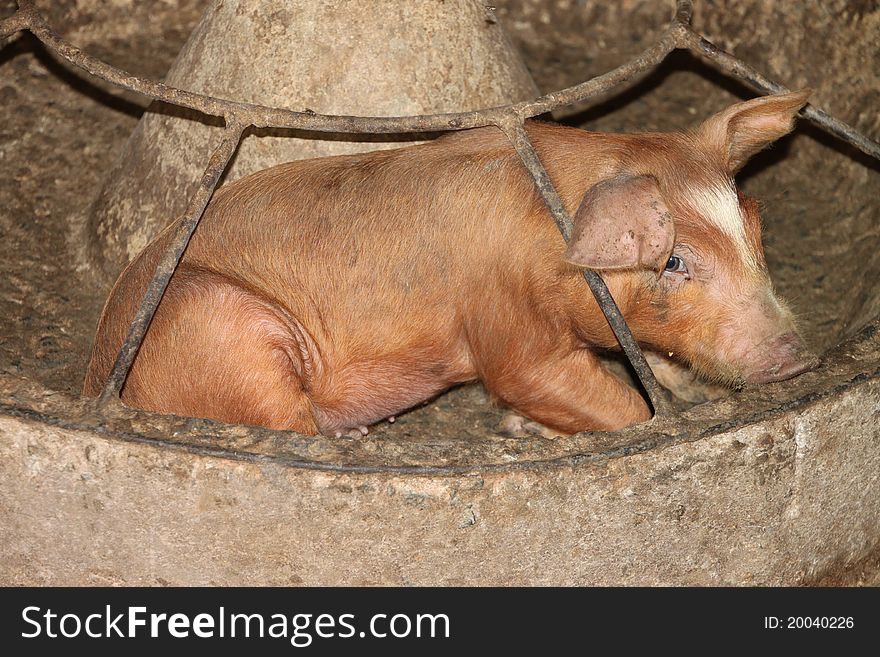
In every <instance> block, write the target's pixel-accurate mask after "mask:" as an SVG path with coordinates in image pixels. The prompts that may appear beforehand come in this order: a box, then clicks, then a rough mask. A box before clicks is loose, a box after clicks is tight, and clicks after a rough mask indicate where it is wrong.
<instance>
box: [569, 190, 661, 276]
mask: <svg viewBox="0 0 880 657" xmlns="http://www.w3.org/2000/svg"><path fill="white" fill-rule="evenodd" d="M674 240H675V227H674V225H673V221H672V216H671V215H670V214H669V210H668V209H667V208H666V204H665V203H663V199H662V197H661V196H660V188H659V187H658V185H657V180H656V179H655V178H653V177H652V176H630V175H622V176H617V177H615V178H610V179H608V180H603V181H602V182H599V183H596V184H595V185H593V186H592V187H591V188H590V189H588V190H587V193H586V194H584V198H583V200H582V201H581V205H580V207H579V208H578V211H577V214H575V217H574V230H573V231H572V235H571V240H570V241H569V243H568V248H567V249H566V251H565V256H564V258H565V261H566V262H570V263H571V264H573V265H577V266H578V267H584V268H586V269H598V270H602V269H633V268H637V267H645V268H648V269H651V270H653V271H660V270H662V269H663V267H664V265H665V264H666V261H667V260H668V259H669V255H670V254H671V253H672V245H673V243H674Z"/></svg>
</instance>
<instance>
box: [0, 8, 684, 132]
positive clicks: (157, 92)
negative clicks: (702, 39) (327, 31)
mask: <svg viewBox="0 0 880 657" xmlns="http://www.w3.org/2000/svg"><path fill="white" fill-rule="evenodd" d="M685 4H688V3H685ZM19 7H20V9H19V11H18V12H17V13H16V14H15V15H13V16H12V17H11V18H8V19H6V21H4V22H3V24H0V30H3V29H4V28H6V27H7V25H6V24H7V23H8V29H10V30H11V31H15V30H21V29H27V30H29V31H30V32H31V33H32V34H33V35H34V36H35V37H36V38H37V39H39V40H40V42H41V43H43V45H45V46H46V47H47V48H49V49H50V50H51V51H52V52H54V53H56V54H57V55H58V56H60V57H61V58H62V59H64V60H65V61H67V62H68V63H70V64H73V65H74V66H77V67H78V68H81V69H82V70H84V71H85V72H86V73H88V74H89V75H92V76H94V77H96V78H99V79H101V80H104V81H105V82H109V83H111V84H113V85H115V86H118V87H122V88H123V89H127V90H129V91H133V92H136V93H139V94H141V95H143V96H147V97H149V98H153V99H154V100H159V101H163V102H166V103H171V104H174V105H179V106H181V107H186V108H189V109H192V110H195V111H197V112H200V113H202V114H207V115H211V116H222V117H226V116H227V115H228V114H235V115H236V116H237V117H238V119H239V120H241V121H244V122H246V123H247V124H249V125H253V126H255V127H258V128H296V129H301V130H314V131H318V132H337V133H349V134H359V133H373V134H384V133H407V132H432V131H442V130H461V129H465V128H477V127H482V126H487V125H494V124H496V122H497V121H498V120H499V119H500V118H501V117H502V116H504V115H507V114H509V113H510V112H511V111H512V112H514V113H515V114H517V115H518V116H520V117H522V118H530V117H532V116H537V115H538V114H543V113H545V112H549V111H552V110H555V109H557V108H559V107H563V106H565V105H570V104H572V103H576V102H580V101H583V100H586V99H587V98H590V97H593V96H596V95H599V94H601V93H604V92H606V91H609V90H610V89H613V88H614V87H615V86H617V85H618V84H620V83H621V82H623V81H626V80H628V79H630V78H631V77H633V76H634V75H636V74H638V73H640V72H642V71H645V70H647V69H649V68H651V67H653V66H656V65H657V64H659V63H660V62H661V61H663V59H664V58H665V57H666V55H668V54H669V53H670V52H671V51H672V50H673V49H675V47H676V45H675V37H674V35H673V30H674V28H676V27H678V25H679V24H678V23H677V22H675V21H673V23H671V24H670V25H669V26H668V27H667V28H666V29H665V30H664V32H663V33H662V34H661V35H660V37H659V39H658V40H657V42H656V43H655V44H654V45H652V46H651V47H650V48H648V49H646V50H645V51H644V52H643V53H641V54H640V55H638V56H637V57H635V58H633V59H632V60H630V61H629V62H627V63H625V64H622V65H620V66H618V67H617V68H615V69H613V70H611V71H609V72H607V73H604V74H602V75H599V76H596V77H595V78H592V79H590V80H587V81H586V82H583V83H581V84H578V85H575V86H573V87H569V88H567V89H563V90H561V91H554V92H552V93H550V94H547V95H545V96H541V97H540V98H537V99H535V100H530V101H524V102H520V103H516V104H513V105H504V106H498V107H490V108H486V109H481V110H475V111H472V112H450V113H441V114H424V115H415V116H393V117H381V116H343V115H332V114H319V113H316V112H313V111H311V110H304V111H301V112H297V111H294V110H289V109H284V108H278V107H267V106H265V105H259V104H255V103H241V102H237V101H231V100H224V99H220V98H214V97H212V96H206V95H204V94H198V93H193V92H191V91H186V90H184V89H178V88H176V87H172V86H169V85H166V84H163V83H161V82H155V81H153V80H149V79H146V78H141V77H138V76H136V75H132V74H131V73H128V72H126V71H123V70H121V69H119V68H116V67H115V66H111V65H109V64H107V63H105V62H102V61H101V60H99V59H96V58H95V57H92V56H91V55H88V54H87V53H85V52H83V51H82V50H80V49H79V48H77V47H76V46H74V45H72V44H70V43H68V42H67V41H65V40H64V39H62V38H61V37H60V36H59V35H58V34H57V33H56V32H55V31H54V30H53V29H52V28H51V27H50V26H49V24H48V23H47V22H46V20H45V19H44V18H43V16H42V15H41V14H40V12H39V11H38V10H37V8H36V7H35V6H34V4H33V0H19Z"/></svg>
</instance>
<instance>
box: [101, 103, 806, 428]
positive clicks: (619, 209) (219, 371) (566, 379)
mask: <svg viewBox="0 0 880 657" xmlns="http://www.w3.org/2000/svg"><path fill="white" fill-rule="evenodd" d="M807 96H808V91H801V92H797V93H788V94H784V95H777V96H768V97H763V98H757V99H754V100H750V101H747V102H743V103H738V104H736V105H733V106H732V107H729V108H728V109H726V110H725V111H723V112H721V113H719V114H717V115H715V116H712V117H711V118H709V119H708V120H707V121H706V122H704V123H703V124H702V125H701V126H699V127H698V128H696V129H695V130H693V131H691V132H688V133H671V134H653V133H649V134H596V133H590V132H585V131H582V130H577V129H573V128H567V127H560V126H556V125H548V124H543V123H538V122H531V123H528V124H527V131H528V134H529V136H530V138H531V140H532V141H533V143H534V145H535V148H536V149H537V151H538V153H539V155H540V157H541V160H542V161H543V163H544V165H545V167H546V168H547V170H548V172H549V174H550V177H551V179H552V181H553V184H554V185H555V186H556V189H557V190H558V191H559V194H560V196H561V198H562V199H563V201H564V203H565V205H566V208H567V210H568V211H569V212H570V213H571V215H572V217H573V219H574V233H573V237H572V240H571V242H570V244H569V245H568V246H567V247H566V245H565V243H564V242H563V240H562V238H561V237H560V235H559V233H558V231H557V229H556V226H555V224H554V223H553V221H552V219H551V217H550V214H549V213H548V211H547V209H546V207H545V206H544V203H543V201H542V200H541V198H540V197H539V196H538V194H537V193H536V191H535V188H534V185H533V183H532V180H531V178H530V177H529V175H528V173H527V172H526V170H525V168H524V166H523V165H522V163H521V162H520V160H519V159H518V157H517V156H516V154H515V153H514V151H513V149H512V148H511V146H510V145H509V144H508V142H507V140H506V138H505V137H504V135H503V134H502V133H501V132H500V131H499V130H497V129H495V128H482V129H478V130H470V131H466V132H460V133H455V134H451V135H448V136H445V137H443V138H441V139H438V140H436V141H434V142H432V143H429V144H424V145H419V146H413V147H409V148H402V149H398V150H391V151H378V152H373V153H367V154H363V155H354V156H343V157H332V158H322V159H315V160H306V161H300V162H291V163H288V164H283V165H280V166H276V167H273V168H271V169H267V170H265V171H261V172H259V173H256V174H254V175H251V176H249V177H247V178H244V179H241V180H238V181H236V182H233V183H231V184H229V185H226V186H224V187H223V188H221V189H220V190H219V191H218V192H217V193H216V194H215V196H214V198H213V200H212V202H211V204H210V205H209V207H208V209H207V212H206V213H205V216H204V219H203V220H202V223H201V226H200V227H199V229H198V230H197V231H196V233H195V236H194V237H193V239H192V242H191V244H190V246H189V248H188V250H187V251H186V254H185V255H184V257H183V260H182V262H181V265H180V268H179V269H178V271H177V273H176V274H175V275H174V278H173V279H172V281H171V284H170V286H169V287H168V291H167V293H166V294H165V297H164V299H163V300H162V303H161V305H160V306H159V309H158V311H157V313H156V316H155V318H154V320H153V322H152V326H151V327H150V330H149V332H148V333H147V336H146V339H145V341H144V343H143V346H142V347H141V350H140V353H139V354H138V356H137V358H136V360H135V361H134V365H133V367H132V370H131V373H130V375H129V377H128V381H127V383H126V385H125V387H124V389H123V391H122V399H123V401H124V402H125V403H127V404H129V405H131V406H136V407H139V408H144V409H148V410H152V411H158V412H162V413H175V414H178V415H187V416H196V417H207V418H215V419H219V420H224V421H227V422H234V423H241V424H252V425H262V426H266V427H272V428H277V429H292V430H295V431H298V432H301V433H306V434H316V433H318V432H321V433H324V434H328V435H334V434H336V435H338V434H339V433H353V432H355V431H357V430H360V431H361V432H363V433H366V427H367V426H368V425H370V424H372V423H375V422H377V421H379V420H382V419H383V418H387V417H389V416H392V415H394V414H396V413H399V412H401V411H404V410H406V409H408V408H410V407H412V406H414V405H416V404H418V403H419V402H422V401H424V400H426V399H428V398H430V397H432V396H434V395H437V394H439V393H441V392H442V391H444V390H446V389H447V388H449V387H450V386H453V385H455V384H457V383H462V382H465V381H472V380H475V379H479V380H481V381H482V382H483V383H484V384H485V386H486V387H487V388H488V390H489V391H490V393H491V394H492V395H493V396H495V397H496V398H498V399H500V400H502V401H503V402H504V403H506V404H507V405H509V406H510V407H512V408H513V409H515V410H516V411H518V412H520V413H522V414H523V415H525V416H527V417H529V418H531V419H532V420H534V421H537V422H539V423H542V424H543V425H546V426H548V427H551V428H552V429H553V430H556V431H559V432H565V433H572V432H577V431H583V430H590V429H604V430H610V429H617V428H619V427H624V426H627V425H630V424H633V423H636V422H640V421H643V420H646V419H648V418H649V417H650V411H649V408H648V406H647V405H646V403H645V401H644V400H643V399H642V397H641V396H640V395H639V394H638V393H637V392H636V391H635V390H634V389H632V388H631V387H629V386H627V385H626V384H624V383H623V382H622V381H620V380H619V379H618V378H616V377H615V376H614V375H612V374H611V373H610V372H608V371H607V370H606V369H604V367H603V366H602V365H601V364H600V362H599V361H598V360H597V357H596V353H595V351H594V350H595V349H596V348H613V347H615V346H616V341H615V339H614V336H613V335H612V333H611V331H610V329H609V327H608V325H607V322H606V320H605V318H604V316H603V315H602V313H601V311H600V310H599V308H598V306H597V304H596V302H595V301H594V299H593V297H592V295H591V294H590V292H589V289H588V288H587V286H586V284H585V283H584V281H583V278H582V276H581V271H580V270H581V269H582V268H590V269H595V270H598V271H600V272H601V273H602V275H603V277H604V278H605V280H606V282H607V283H608V286H609V288H610V290H611V293H612V294H613V296H614V298H615V299H616V301H617V303H618V305H619V306H620V309H621V311H622V312H623V315H624V317H625V318H626V320H627V322H628V323H629V326H630V327H631V329H632V331H633V333H634V334H635V337H636V339H637V340H639V342H640V343H642V344H643V345H645V346H647V347H649V348H653V349H655V350H657V351H662V352H667V351H671V352H674V353H675V354H677V355H678V356H679V357H681V358H683V359H685V360H686V361H687V362H688V363H690V364H691V365H692V366H693V367H694V368H695V369H696V370H697V371H699V372H700V373H702V374H704V375H706V376H708V377H710V378H713V379H715V380H719V381H724V382H727V383H731V384H733V383H744V382H751V383H762V382H767V381H776V380H780V379H785V378H787V377H791V376H794V375H796V374H798V373H800V372H802V371H803V370H804V369H806V368H807V367H808V366H809V365H810V364H811V359H812V357H811V356H809V354H807V353H806V351H805V350H804V347H803V344H802V342H801V339H800V338H799V337H798V334H797V332H796V330H795V327H794V324H793V322H792V317H791V314H790V313H789V311H788V310H787V309H786V308H785V306H784V305H783V304H782V302H780V301H779V299H778V298H777V297H776V295H775V294H774V293H773V288H772V286H771V283H770V279H769V278H768V275H767V269H766V266H765V263H764V254H763V251H762V247H761V229H760V219H759V217H758V208H757V205H756V203H755V202H754V201H752V200H751V199H748V198H745V197H743V196H742V195H741V194H739V193H738V192H737V190H736V188H735V187H734V184H733V176H734V174H735V173H736V172H737V171H738V170H739V169H740V167H742V166H743V164H745V162H746V161H747V160H748V159H749V157H751V156H752V155H753V154H755V153H756V152H757V151H759V150H761V149H762V148H764V147H765V146H767V145H768V144H770V143H771V142H772V141H773V140H775V139H777V138H779V137H781V136H782V135H784V134H785V133H787V132H789V130H791V128H792V124H793V120H794V116H795V114H796V112H797V111H798V109H799V108H800V107H802V106H803V105H804V103H805V102H806V99H807ZM170 234H171V231H170V230H168V229H166V230H165V231H164V232H163V233H162V234H160V235H159V236H158V237H157V238H156V239H155V240H154V241H153V242H152V243H151V244H150V245H149V246H147V248H146V249H144V251H143V252H142V253H141V254H140V255H138V256H137V258H135V260H134V261H133V262H132V263H131V264H130V265H129V266H128V268H127V269H126V270H125V271H124V272H123V273H122V275H121V276H120V278H119V280H118V281H117V282H116V286H115V287H114V289H113V292H112V293H111V295H110V298H109V300H108V301H107V304H106V306H105V308H104V312H103V315H102V316H101V320H100V325H99V327H98V333H97V337H96V339H95V345H94V349H93V352H92V357H91V362H90V364H89V369H88V374H87V376H86V381H85V390H84V393H85V394H86V395H90V396H93V395H96V394H97V393H98V392H99V391H100V388H101V386H102V384H103V383H104V381H105V379H106V377H107V375H108V373H109V371H110V368H111V365H112V363H113V359H114V357H115V354H116V351H117V350H118V349H119V346H120V344H121V343H122V340H123V338H124V335H125V333H126V330H127V327H128V324H129V322H130V321H131V318H132V317H133V315H134V313H135V310H136V307H137V305H138V303H139V302H140V300H141V296H142V294H143V292H144V289H145V288H146V286H147V284H148V282H149V279H150V278H151V276H152V274H153V271H154V268H155V266H156V263H157V261H158V258H159V256H160V254H161V253H162V252H163V251H164V250H165V248H166V247H167V245H168V240H169V236H170Z"/></svg>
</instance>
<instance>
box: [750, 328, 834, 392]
mask: <svg viewBox="0 0 880 657" xmlns="http://www.w3.org/2000/svg"><path fill="white" fill-rule="evenodd" d="M763 353H764V354H765V358H764V359H763V361H762V362H761V363H760V365H759V367H758V369H756V370H755V371H753V372H752V373H751V374H750V375H748V376H747V377H746V381H747V382H748V383H770V382H772V381H784V380H785V379H790V378H792V377H794V376H797V375H798V374H802V373H804V372H806V371H808V370H811V369H814V368H815V367H816V366H817V365H818V364H819V359H818V358H817V357H816V356H815V355H814V354H813V353H811V352H810V351H808V350H807V349H806V347H804V343H803V341H802V340H801V338H800V336H798V334H797V333H795V332H794V331H789V332H787V333H783V334H782V335H779V336H777V337H775V338H771V339H770V340H768V341H767V342H766V343H765V345H764V350H763Z"/></svg>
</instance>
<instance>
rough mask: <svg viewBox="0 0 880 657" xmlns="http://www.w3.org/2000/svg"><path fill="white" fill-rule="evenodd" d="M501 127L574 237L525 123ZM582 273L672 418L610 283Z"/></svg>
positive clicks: (655, 402) (567, 235)
mask: <svg viewBox="0 0 880 657" xmlns="http://www.w3.org/2000/svg"><path fill="white" fill-rule="evenodd" d="M498 127H499V128H501V129H502V130H503V131H504V134H506V135H507V138H508V139H509V140H510V143H511V144H512V145H513V147H514V149H516V152H517V154H518V155H519V157H520V159H521V160H522V162H523V164H524V165H525V167H526V169H528V170H529V173H530V174H531V175H532V178H533V179H534V181H535V186H536V187H537V188H538V192H539V193H540V194H541V197H542V198H543V199H544V202H545V203H546V204H547V208H548V209H549V210H550V214H551V215H553V220H554V221H555V222H556V226H557V227H558V228H559V232H560V233H562V237H563V239H564V240H565V241H566V242H568V241H569V239H571V231H572V222H571V218H570V217H569V216H568V212H566V210H565V207H564V206H563V204H562V199H561V198H560V197H559V194H558V192H557V191H556V189H555V188H554V187H553V183H552V181H551V180H550V176H549V175H548V173H547V170H546V169H545V168H544V165H543V164H541V160H540V158H539V157H538V154H537V153H536V152H535V148H534V146H532V143H531V141H529V136H528V134H527V133H526V130H525V127H524V126H523V124H522V119H521V118H520V117H517V116H515V115H512V116H510V117H508V118H507V119H506V120H505V121H502V122H501V123H499V124H498ZM583 274H584V279H585V280H586V281H587V285H589V286H590V291H592V293H593V296H594V297H596V302H597V303H598V304H599V308H601V309H602V313H603V314H604V315H605V319H607V320H608V324H609V326H610V327H611V330H612V331H613V332H614V335H615V337H616V338H617V341H618V342H619V343H620V346H621V348H622V349H623V352H624V354H626V357H627V358H628V359H629V362H630V363H631V364H632V366H633V369H634V370H635V372H636V375H637V376H638V377H639V381H641V383H642V386H643V387H644V388H645V392H646V393H648V397H649V399H650V400H651V405H652V406H653V407H654V414H655V415H656V416H658V417H660V418H664V419H668V418H670V417H671V416H673V415H674V414H675V411H674V409H673V407H672V404H671V403H670V402H669V399H668V397H667V396H666V392H665V391H664V390H663V388H662V387H661V386H660V384H659V383H658V382H657V379H656V378H655V377H654V373H653V372H652V371H651V368H650V366H649V365H648V362H647V361H646V360H645V356H644V354H643V353H642V350H641V348H640V347H639V345H638V342H636V339H635V338H634V337H633V334H632V332H631V331H630V330H629V326H627V324H626V320H625V319H624V318H623V314H622V313H621V312H620V309H619V308H618V307H617V304H616V303H615V302H614V299H613V298H612V296H611V292H609V291H608V286H607V285H606V284H605V281H604V280H603V279H602V276H600V275H599V274H598V273H597V272H595V271H591V270H589V269H585V270H584V272H583Z"/></svg>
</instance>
